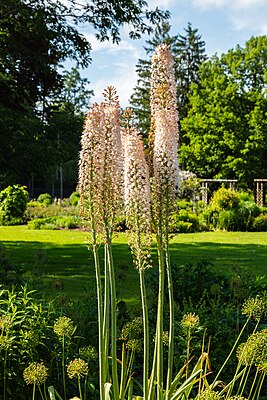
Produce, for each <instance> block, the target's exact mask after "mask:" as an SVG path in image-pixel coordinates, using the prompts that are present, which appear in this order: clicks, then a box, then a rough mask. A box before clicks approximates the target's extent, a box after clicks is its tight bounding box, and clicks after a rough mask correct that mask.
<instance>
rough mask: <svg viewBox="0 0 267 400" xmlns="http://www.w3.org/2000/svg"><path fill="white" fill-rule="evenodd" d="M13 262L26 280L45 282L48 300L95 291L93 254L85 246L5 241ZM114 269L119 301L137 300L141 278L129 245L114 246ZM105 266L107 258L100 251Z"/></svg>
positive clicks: (44, 288)
mask: <svg viewBox="0 0 267 400" xmlns="http://www.w3.org/2000/svg"><path fill="white" fill-rule="evenodd" d="M2 243H3V245H4V246H5V247H6V248H7V250H8V254H9V259H10V261H11V262H12V263H13V264H15V265H16V266H18V267H20V268H21V269H22V270H23V271H24V274H23V276H24V278H25V279H26V281H27V280H30V279H32V278H35V280H36V281H37V280H39V282H40V281H41V280H42V282H43V290H44V291H45V292H46V293H47V294H49V296H52V297H53V295H58V294H60V292H61V293H62V294H63V293H64V294H66V295H68V296H69V297H71V298H75V297H77V296H82V295H83V294H84V293H85V292H88V291H91V290H93V289H95V269H94V261H93V254H92V252H91V251H90V250H88V249H87V245H86V244H55V243H53V242H43V243H42V242H38V241H17V242H15V241H2ZM113 253H114V267H115V270H116V275H117V291H118V297H120V298H131V297H134V296H135V295H136V293H137V290H138V284H139V282H138V274H137V272H136V270H135V269H134V268H133V267H132V260H131V254H130V250H129V247H128V245H127V244H117V245H116V244H115V245H114V248H113ZM99 258H100V262H101V263H102V265H103V260H104V254H103V252H102V249H101V248H100V249H99Z"/></svg>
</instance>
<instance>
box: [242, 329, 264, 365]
mask: <svg viewBox="0 0 267 400" xmlns="http://www.w3.org/2000/svg"><path fill="white" fill-rule="evenodd" d="M237 358H238V361H239V362H240V363H241V364H242V365H256V366H257V367H259V368H260V367H262V368H263V369H264V368H265V364H266V360H267V328H266V329H263V330H262V331H260V332H256V333H252V335H250V336H249V338H248V340H247V341H246V342H245V343H241V344H240V345H239V347H238V349H237Z"/></svg>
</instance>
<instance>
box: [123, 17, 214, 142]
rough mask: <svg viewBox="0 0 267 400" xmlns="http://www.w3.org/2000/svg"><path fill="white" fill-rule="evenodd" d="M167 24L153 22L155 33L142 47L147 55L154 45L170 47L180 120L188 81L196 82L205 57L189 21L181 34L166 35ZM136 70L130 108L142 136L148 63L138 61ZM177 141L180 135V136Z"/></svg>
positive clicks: (185, 107) (185, 105) (184, 111)
mask: <svg viewBox="0 0 267 400" xmlns="http://www.w3.org/2000/svg"><path fill="white" fill-rule="evenodd" d="M170 30H171V25H170V24H169V23H168V22H164V23H163V24H161V25H157V27H156V29H155V36H154V37H153V38H152V39H151V40H148V41H146V43H147V45H148V46H147V47H144V49H145V50H146V53H147V55H150V54H152V53H153V51H154V49H155V48H156V46H157V45H159V44H161V43H166V44H168V45H169V46H170V49H171V52H172V54H173V58H174V74H175V79H176V86H177V101H178V111H179V115H180V119H182V118H184V117H185V116H186V115H187V112H188V95H189V93H190V85H191V83H196V82H198V70H199V67H200V65H201V63H202V62H203V61H204V60H205V59H206V58H207V57H206V55H205V42H204V41H203V40H201V36H200V35H199V34H198V29H193V28H192V26H191V23H188V25H187V27H186V28H185V32H186V34H185V36H182V35H180V34H177V35H174V36H171V35H170ZM136 72H137V73H138V80H137V85H136V86H135V88H134V91H133V94H132V96H131V99H130V104H131V106H132V108H133V110H134V113H135V116H136V120H137V124H138V127H139V129H140V131H141V132H142V133H143V135H144V136H145V137H146V136H147V135H148V133H149V129H150V111H149V89H150V62H149V60H141V59H140V60H138V64H137V66H136ZM180 140H183V138H182V137H181V135H180Z"/></svg>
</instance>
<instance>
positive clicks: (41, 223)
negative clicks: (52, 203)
mask: <svg viewBox="0 0 267 400" xmlns="http://www.w3.org/2000/svg"><path fill="white" fill-rule="evenodd" d="M81 224H82V221H81V219H80V218H79V217H75V216H66V217H63V216H58V217H56V216H55V217H47V218H36V219H33V220H31V221H29V222H28V228H29V229H74V228H78V227H79V226H81Z"/></svg>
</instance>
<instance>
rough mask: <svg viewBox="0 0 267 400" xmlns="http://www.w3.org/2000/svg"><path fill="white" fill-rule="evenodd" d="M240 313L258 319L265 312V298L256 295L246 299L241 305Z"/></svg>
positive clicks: (266, 302)
mask: <svg viewBox="0 0 267 400" xmlns="http://www.w3.org/2000/svg"><path fill="white" fill-rule="evenodd" d="M242 314H244V315H246V316H248V317H250V318H254V319H256V320H260V319H261V317H263V316H265V315H266V314H267V298H266V296H265V297H260V296H257V297H255V298H252V297H251V298H249V299H247V300H246V301H245V302H244V304H243V307H242Z"/></svg>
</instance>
